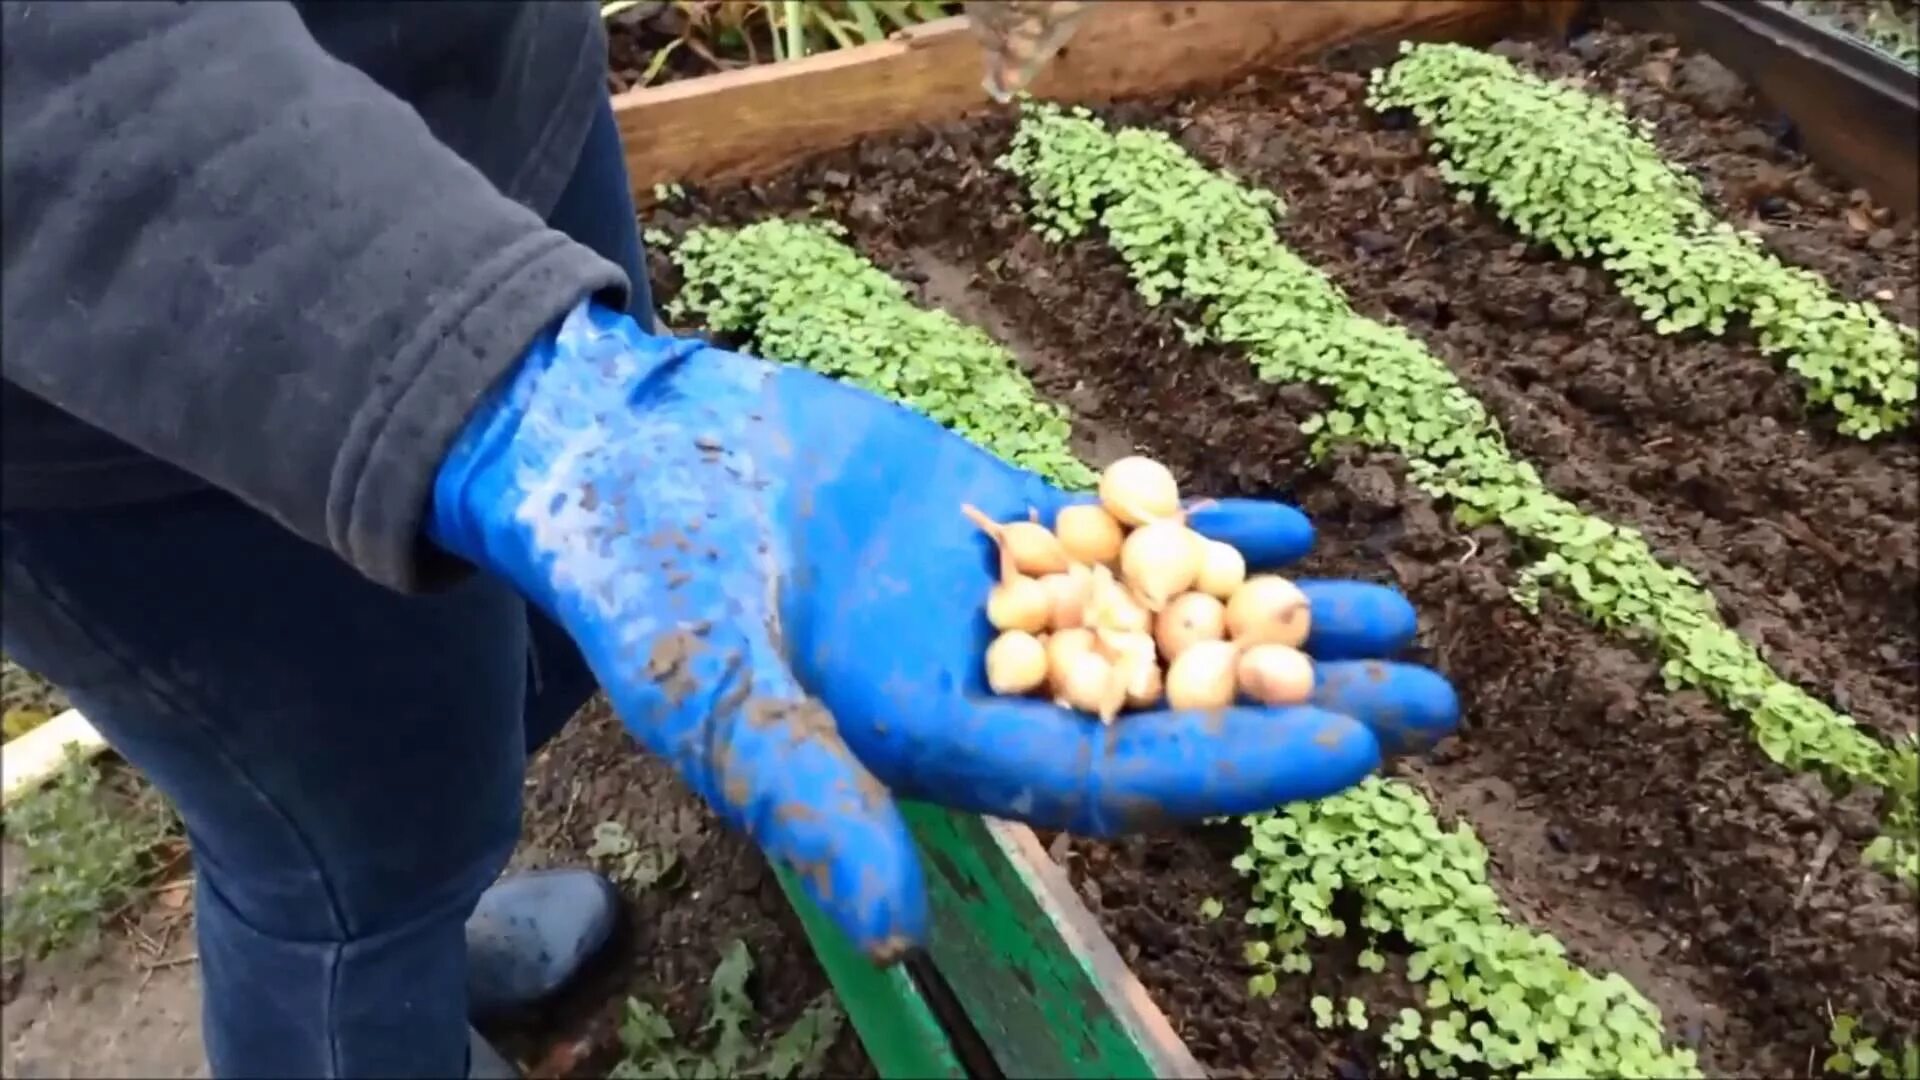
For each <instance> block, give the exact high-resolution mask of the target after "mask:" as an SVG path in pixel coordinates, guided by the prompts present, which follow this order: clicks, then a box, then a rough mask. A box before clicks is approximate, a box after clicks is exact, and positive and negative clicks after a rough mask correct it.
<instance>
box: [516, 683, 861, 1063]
mask: <svg viewBox="0 0 1920 1080" xmlns="http://www.w3.org/2000/svg"><path fill="white" fill-rule="evenodd" d="M525 820H526V823H525V826H524V831H523V834H522V839H521V846H520V852H519V854H518V855H516V857H515V863H516V865H519V866H524V867H529V868H531V867H540V866H586V865H591V864H592V862H593V860H592V859H590V858H589V857H588V855H587V851H588V849H589V848H591V847H592V846H593V839H594V838H593V832H594V827H595V826H596V825H598V824H600V823H601V822H603V821H614V822H619V823H620V824H622V825H624V826H625V827H626V829H627V830H628V832H629V833H630V834H631V835H632V836H633V838H634V839H635V840H636V841H637V842H638V844H639V845H640V846H642V847H645V848H648V849H650V850H653V851H656V852H663V853H664V852H670V853H671V854H672V855H673V856H674V857H675V866H674V869H673V870H672V871H671V872H669V873H668V875H667V876H666V877H665V878H664V879H663V880H662V881H661V882H660V883H659V884H657V885H654V886H652V887H650V888H645V889H635V888H632V887H631V886H628V885H624V884H623V885H622V890H621V891H622V893H623V895H624V898H625V900H626V905H625V910H624V912H623V916H624V924H623V925H622V926H621V928H620V930H619V931H618V933H617V937H616V940H615V942H614V945H613V947H612V948H611V949H609V950H608V952H607V955H606V956H605V957H604V958H603V959H602V960H601V961H600V962H598V963H596V964H595V965H594V967H593V969H592V970H590V971H588V972H586V973H584V974H583V976H582V977H581V978H580V980H579V981H578V982H577V983H576V984H575V985H574V986H573V987H571V988H570V989H569V990H568V991H566V992H565V993H564V994H563V995H562V996H561V997H560V998H558V999H556V1000H554V1001H551V1002H548V1003H546V1004H545V1005H543V1006H542V1007H541V1008H539V1009H538V1010H535V1011H533V1012H531V1013H529V1014H528V1015H526V1016H522V1017H515V1018H513V1019H512V1020H511V1021H510V1022H508V1023H506V1024H504V1025H502V1026H501V1027H500V1028H498V1029H496V1030H493V1031H490V1032H489V1034H493V1035H496V1036H497V1037H498V1038H499V1045H500V1046H501V1048H502V1050H503V1051H505V1052H507V1053H509V1054H511V1055H512V1056H513V1057H515V1058H516V1059H517V1060H519V1061H520V1062H521V1063H522V1065H523V1066H524V1067H525V1068H527V1069H528V1070H530V1072H529V1075H535V1076H543V1077H546V1076H582V1077H584V1076H605V1075H606V1074H607V1070H608V1069H609V1068H610V1067H611V1066H612V1065H613V1063H614V1062H616V1061H618V1060H619V1056H620V1045H619V1039H618V1034H617V1031H618V1027H619V1024H620V1019H621V1016H622V1012H623V1010H624V1008H625V1003H626V999H627V998H628V997H634V998H638V999H640V1000H642V1001H645V1002H647V1003H649V1004H651V1005H653V1006H654V1007H655V1008H657V1009H659V1010H660V1011H661V1012H663V1013H664V1014H666V1016H667V1018H668V1019H669V1020H670V1021H671V1022H672V1024H673V1029H674V1031H675V1032H676V1033H677V1034H679V1035H680V1037H681V1038H682V1040H684V1042H685V1043H686V1044H687V1045H690V1046H694V1047H698V1048H705V1046H706V1045H707V1043H706V1040H707V1039H708V1036H707V1035H706V1034H703V1033H702V1032H701V1031H700V1028H701V1027H702V1025H704V1024H705V1023H706V1022H707V1019H708V1017H707V993H708V991H707V984H708V980H709V977H710V976H711V975H712V974H713V969H714V965H716V964H717V963H719V961H720V954H721V950H722V949H723V948H724V947H726V945H727V944H728V943H729V942H730V941H732V940H734V939H736V938H737V939H739V940H742V941H744V942H746V945H747V949H748V952H749V953H750V954H751V955H752V957H753V962H754V977H753V979H752V981H751V982H750V983H749V990H750V992H751V993H752V995H753V998H754V1002H755V1004H756V1006H757V1007H758V1012H759V1016H760V1020H761V1025H762V1026H761V1027H760V1029H759V1030H757V1031H751V1032H749V1035H750V1036H754V1037H760V1038H771V1037H772V1036H773V1035H775V1034H777V1033H778V1032H780V1031H783V1030H785V1028H786V1027H787V1025H789V1024H791V1023H792V1022H793V1021H794V1020H795V1019H797V1018H798V1017H799V1016H800V1014H801V1012H802V1011H803V1010H805V1008H806V1007H807V1005H809V1004H810V1003H812V1001H813V1000H814V999H815V998H816V997H818V996H819V995H820V994H821V993H823V992H825V991H826V990H828V988H829V986H828V982H827V977H826V973H825V972H823V971H822V970H821V969H820V965H819V963H818V962H817V961H816V960H815V959H814V956H813V952H812V950H811V948H810V947H809V945H808V944H807V938H806V934H805V932H804V931H803V930H802V929H801V928H800V924H799V922H798V920H797V919H796V918H795V917H794V914H793V911H792V909H791V908H790V907H789V906H788V904H787V901H786V897H785V894H784V893H782V892H781V890H780V886H779V883H778V882H777V881H776V880H775V879H774V876H773V873H772V871H771V870H770V869H769V868H768V866H767V863H766V860H765V858H764V857H763V856H762V855H761V854H760V852H759V849H757V848H755V847H754V846H753V845H752V844H751V843H750V842H748V841H747V840H746V839H745V838H744V837H742V836H741V835H740V834H739V833H737V832H734V831H733V830H730V829H728V828H726V827H725V826H724V825H723V824H722V823H721V822H720V821H719V819H717V818H716V817H714V815H713V813H712V812H711V811H709V810H708V809H707V807H706V805H705V804H704V803H702V802H701V801H700V800H699V798H698V797H697V796H695V795H693V794H692V793H691V792H689V791H688V790H687V789H686V787H685V786H684V785H683V784H682V783H681V782H680V780H679V778H678V777H677V776H675V775H674V774H673V771H672V770H671V769H669V768H668V767H667V766H666V765H664V764H663V763H662V762H660V761H659V760H658V759H657V758H654V757H652V756H650V755H648V754H647V753H646V752H645V751H643V750H641V749H640V747H639V746H638V745H636V744H635V743H634V741H633V739H632V737H631V736H629V735H628V734H627V733H626V730H625V729H624V728H622V727H621V725H620V723H619V721H618V720H616V719H615V718H614V717H613V715H612V713H611V711H610V710H609V709H608V708H607V706H606V703H605V700H604V699H601V698H596V699H595V701H594V702H593V703H592V704H591V705H589V706H588V707H587V708H586V709H584V710H582V711H581V713H580V715H579V716H577V717H575V718H574V719H573V722H572V723H571V724H569V725H568V727H567V729H566V730H565V731H563V732H562V733H561V734H560V735H558V736H556V737H555V739H554V741H553V743H552V744H551V745H550V746H548V747H547V748H546V749H545V750H544V751H542V753H541V755H540V756H539V757H538V758H537V759H536V760H535V761H534V762H532V763H531V764H530V765H529V767H528V770H527V784H526V819H525ZM603 868H604V867H603ZM824 1074H825V1075H829V1076H850V1077H871V1076H874V1075H876V1074H875V1072H874V1070H873V1066H872V1064H871V1063H870V1062H869V1061H868V1060H867V1056H866V1053H865V1051H864V1050H863V1049H862V1048H861V1046H860V1040H859V1038H858V1036H856V1035H855V1034H854V1033H853V1029H852V1027H851V1026H850V1025H845V1024H843V1025H842V1027H841V1035H840V1038H839V1041H838V1042H837V1043H836V1044H835V1045H834V1047H833V1049H832V1050H831V1051H830V1052H829V1055H828V1057H827V1059H826V1063H825V1070H824Z"/></svg>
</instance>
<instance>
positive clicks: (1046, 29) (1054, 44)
mask: <svg viewBox="0 0 1920 1080" xmlns="http://www.w3.org/2000/svg"><path fill="white" fill-rule="evenodd" d="M964 6H965V7H966V11H967V22H968V24H969V25H970V26H972V27H973V32H974V33H975V34H976V35H978V36H979V38H980V41H981V44H983V45H984V46H985V47H986V50H987V77H986V80H985V81H984V83H983V85H985V87H986V88H987V93H988V94H990V95H992V97H993V99H994V100H995V101H998V102H1001V103H1005V102H1007V101H1011V100H1012V99H1013V96H1014V95H1015V94H1018V93H1019V92H1021V91H1022V90H1025V89H1026V88H1027V85H1028V84H1029V83H1031V82H1033V79H1034V76H1036V75H1038V74H1040V69H1041V68H1043V67H1045V66H1046V64H1047V61H1049V60H1051V59H1053V57H1054V54H1055V53H1057V52H1059V51H1060V47H1061V46H1063V45H1065V44H1066V43H1067V39H1068V38H1070V37H1072V36H1073V32H1074V31H1075V30H1076V29H1078V28H1079V26H1080V22H1081V20H1082V19H1084V18H1085V17H1086V15H1087V11H1088V9H1090V8H1091V7H1092V6H1093V5H1092V4H1090V3H1085V2H1083V0H989V2H984V3H968V4H966V5H964Z"/></svg>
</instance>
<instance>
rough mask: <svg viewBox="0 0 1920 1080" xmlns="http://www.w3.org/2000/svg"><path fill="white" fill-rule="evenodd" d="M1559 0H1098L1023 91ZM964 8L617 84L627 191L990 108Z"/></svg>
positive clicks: (1457, 31)
mask: <svg viewBox="0 0 1920 1080" xmlns="http://www.w3.org/2000/svg"><path fill="white" fill-rule="evenodd" d="M1578 6H1579V5H1578V3H1577V2H1572V0H1285V2H1240V0H1236V2H1232V3H1228V2H1222V0H1204V2H1167V0H1113V2H1107V3H1102V4H1100V5H1099V6H1098V7H1096V8H1095V10H1094V11H1093V12H1092V13H1091V14H1089V15H1088V16H1087V19H1086V22H1085V23H1084V24H1083V25H1082V26H1081V27H1080V29H1079V32H1078V33H1076V34H1075V35H1074V37H1073V39H1072V40H1071V41H1070V42H1069V43H1068V45H1067V47H1066V48H1065V49H1063V50H1062V51H1061V53H1060V55H1059V56H1058V57H1056V58H1055V59H1054V61H1053V62H1052V63H1051V64H1050V65H1048V67H1047V68H1046V69H1045V70H1044V71H1043V72H1042V74H1041V76H1040V78H1039V79H1038V81H1036V82H1035V84H1034V86H1033V92H1034V94H1035V95H1036V96H1040V97H1047V98H1053V99H1056V100H1070V101H1084V102H1094V101H1104V100H1110V99H1112V98H1115V97H1123V96H1131V95H1136V94H1153V93H1163V92H1168V91H1174V90H1181V89H1186V88H1189V87H1198V86H1203V85H1208V84H1216V83H1222V82H1227V81H1231V80H1233V79H1237V78H1240V77H1242V76H1245V75H1246V74H1248V73H1250V72H1253V71H1257V70H1259V69H1261V68H1262V67H1270V66H1274V65H1277V64H1281V63H1284V62H1286V61H1288V60H1290V59H1294V58H1298V57H1302V56H1306V55H1309V54H1311V53H1314V52H1316V51H1319V50H1321V49H1324V48H1328V47H1330V46H1333V45H1337V44H1341V43H1344V42H1348V41H1357V40H1363V39H1364V40H1381V41H1388V40H1394V39H1399V38H1418V39H1428V40H1437V39H1446V40H1458V41H1471V40H1486V39H1491V38H1493V37H1497V36H1499V35H1500V34H1502V33H1504V32H1507V31H1510V30H1513V29H1515V28H1516V27H1519V26H1522V25H1532V26H1538V27H1543V28H1552V27H1556V26H1558V27H1564V26H1565V25H1566V23H1567V22H1568V21H1569V20H1570V19H1571V18H1572V16H1573V13H1574V12H1575V11H1576V10H1577V9H1578ZM984 70H985V69H984V67H983V63H982V59H981V52H980V46H979V45H978V43H977V42H976V41H975V39H974V37H973V33H972V31H971V30H969V29H968V28H967V25H966V21H965V20H964V19H963V18H952V19H942V20H939V21H937V22H931V23H926V24H924V25H922V26H919V27H916V28H914V29H912V30H909V31H906V32H904V33H902V34H900V35H898V37H897V38H895V39H894V40H890V41H885V42H880V43H878V44H874V45H863V46H860V47H858V48H853V49H843V50H838V51H835V52H829V53H822V54H820V55H818V56H811V57H807V58H805V59H802V60H796V61H789V62H786V63H780V64H768V65H764V66H760V67H752V68H745V69H743V70H740V71H733V72H728V73H726V74H722V75H714V76H707V77H705V78H698V79H688V80H685V81H683V82H676V83H668V84H667V85H665V86H658V87H648V88H644V89H640V90H632V91H629V92H627V93H625V94H621V95H620V96H619V97H616V98H615V99H614V112H615V115H616V117H617V118H618V120H619V125H620V134H621V138H622V141H623V142H624V143H625V144H626V154H627V171H628V174H629V175H630V177H631V178H632V181H633V188H634V196H635V198H636V200H638V201H639V202H640V204H641V205H642V206H644V205H646V204H648V203H650V202H652V201H653V188H654V186H655V185H656V184H665V183H673V182H676V181H678V182H686V183H700V182H705V181H711V180H719V179H732V178H739V177H745V176H761V175H766V174H768V173H771V172H773V171H776V170H778V169H779V168H781V167H782V166H785V165H789V164H792V163H793V162H795V161H797V160H798V159H800V158H802V157H805V156H808V155H810V154H815V153H819V152H822V151H826V150H831V149H835V148H838V147H841V146H846V145H848V144H850V143H852V142H854V141H856V140H858V139H859V138H861V137H862V136H865V135H872V134H875V133H879V132H887V131H894V130H898V129H901V128H905V127H909V126H912V125H914V124H922V123H931V122H940V121H946V120H952V119H955V118H957V117H960V116H962V115H965V114H966V113H968V112H972V111H976V110H982V109H989V108H1001V107H1003V106H998V105H995V104H994V102H993V101H992V99H990V98H988V97H987V94H986V91H985V90H984V89H983V88H982V86H981V79H982V77H983V75H984Z"/></svg>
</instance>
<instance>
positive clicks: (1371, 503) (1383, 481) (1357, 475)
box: [1338, 465, 1400, 510]
mask: <svg viewBox="0 0 1920 1080" xmlns="http://www.w3.org/2000/svg"><path fill="white" fill-rule="evenodd" d="M1339 474H1340V475H1339V476H1338V479H1339V481H1340V483H1341V486H1342V487H1345V488H1346V489H1347V490H1348V491H1349V492H1351V493H1352V494H1353V498H1354V501H1356V502H1358V503H1359V504H1360V505H1362V506H1367V507H1371V508H1373V509H1376V510H1384V509H1388V508H1390V507H1397V506H1398V505H1399V503H1400V490H1399V488H1398V487H1397V486H1396V485H1395V484H1394V482H1393V475H1392V474H1391V473H1389V472H1387V470H1385V469H1383V468H1381V467H1380V466H1378V465H1363V466H1361V467H1359V468H1349V467H1346V466H1342V467H1341V468H1340V470H1339Z"/></svg>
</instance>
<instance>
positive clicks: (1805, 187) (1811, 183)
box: [1788, 173, 1833, 210]
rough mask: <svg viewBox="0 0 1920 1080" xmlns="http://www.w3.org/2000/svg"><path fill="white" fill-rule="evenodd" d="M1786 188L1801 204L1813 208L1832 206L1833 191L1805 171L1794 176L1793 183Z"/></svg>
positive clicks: (1823, 208)
mask: <svg viewBox="0 0 1920 1080" xmlns="http://www.w3.org/2000/svg"><path fill="white" fill-rule="evenodd" d="M1788 190H1789V191H1791V192H1792V194H1793V197H1794V199H1795V200H1796V201H1797V202H1799V203H1800V205H1801V206H1808V207H1812V208H1813V209H1815V210H1825V209H1828V208H1829V207H1831V206H1833V193H1832V192H1830V191H1828V190H1827V187H1826V185H1824V184H1822V183H1821V182H1820V181H1818V180H1815V179H1814V178H1813V177H1811V176H1808V175H1807V174H1805V173H1801V174H1800V175H1799V176H1796V177H1794V178H1793V184H1792V185H1791V187H1790V188H1789V189H1788Z"/></svg>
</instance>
